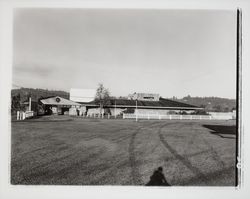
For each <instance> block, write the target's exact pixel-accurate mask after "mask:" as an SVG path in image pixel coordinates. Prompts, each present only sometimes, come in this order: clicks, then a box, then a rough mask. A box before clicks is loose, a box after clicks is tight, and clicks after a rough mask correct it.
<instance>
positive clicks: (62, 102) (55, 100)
mask: <svg viewBox="0 0 250 199" xmlns="http://www.w3.org/2000/svg"><path fill="white" fill-rule="evenodd" d="M40 102H41V103H42V104H44V105H52V106H53V105H57V106H80V105H81V104H79V103H77V102H73V101H71V100H68V99H65V98H62V97H59V96H55V97H49V98H45V99H41V100H40Z"/></svg>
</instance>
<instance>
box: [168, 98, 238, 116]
mask: <svg viewBox="0 0 250 199" xmlns="http://www.w3.org/2000/svg"><path fill="white" fill-rule="evenodd" d="M171 99H172V100H176V101H179V102H184V103H187V104H191V105H195V106H199V107H202V108H205V110H206V111H215V112H228V111H232V110H234V109H235V108H236V100H235V99H227V98H220V97H191V96H190V95H188V96H186V97H183V98H181V99H177V98H176V97H173V98H171Z"/></svg>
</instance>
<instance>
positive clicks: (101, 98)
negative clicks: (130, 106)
mask: <svg viewBox="0 0 250 199" xmlns="http://www.w3.org/2000/svg"><path fill="white" fill-rule="evenodd" d="M109 98H110V92H109V90H108V89H107V88H105V87H104V86H103V84H102V83H99V84H98V88H97V89H96V96H95V101H96V102H98V103H99V104H100V114H102V109H103V106H104V104H105V103H106V102H107V100H108V99H109Z"/></svg>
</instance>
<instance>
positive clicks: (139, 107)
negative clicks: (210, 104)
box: [39, 90, 203, 116]
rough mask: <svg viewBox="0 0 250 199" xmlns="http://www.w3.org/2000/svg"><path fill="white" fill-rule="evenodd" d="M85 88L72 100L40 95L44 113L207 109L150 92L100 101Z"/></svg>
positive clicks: (144, 112) (80, 114)
mask: <svg viewBox="0 0 250 199" xmlns="http://www.w3.org/2000/svg"><path fill="white" fill-rule="evenodd" d="M80 91H81V90H80ZM85 91H86V90H85ZM85 91H84V92H82V91H81V92H73V94H74V96H70V99H71V100H68V99H64V98H62V97H59V96H51V97H47V98H43V99H40V100H39V104H40V107H42V109H43V111H42V112H43V114H58V115H65V114H69V115H79V116H86V115H88V116H89V115H93V114H106V115H107V114H109V115H112V116H117V115H120V114H122V113H139V114H160V115H166V114H175V113H182V112H185V113H192V112H195V111H197V110H202V109H203V108H200V107H197V106H194V105H190V104H186V103H181V102H177V101H174V100H169V99H165V98H162V97H159V94H148V93H138V94H134V96H133V97H132V98H131V97H130V98H127V99H115V98H113V99H107V100H103V101H102V102H100V101H98V100H94V92H93V91H90V92H89V91H87V92H85ZM71 93H72V92H71ZM71 93H70V94H71ZM85 94H86V95H85ZM90 100H92V101H90ZM100 107H102V108H100Z"/></svg>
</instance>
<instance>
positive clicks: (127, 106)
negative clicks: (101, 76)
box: [86, 104, 204, 110]
mask: <svg viewBox="0 0 250 199" xmlns="http://www.w3.org/2000/svg"><path fill="white" fill-rule="evenodd" d="M86 106H87V107H88V106H89V107H99V105H93V104H91V105H87V104H86ZM104 108H138V109H167V110H176V109H177V110H203V109H204V108H200V107H162V106H134V105H104Z"/></svg>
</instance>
